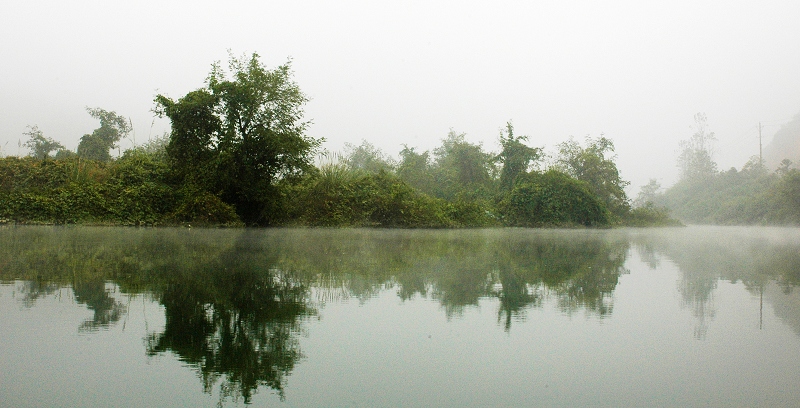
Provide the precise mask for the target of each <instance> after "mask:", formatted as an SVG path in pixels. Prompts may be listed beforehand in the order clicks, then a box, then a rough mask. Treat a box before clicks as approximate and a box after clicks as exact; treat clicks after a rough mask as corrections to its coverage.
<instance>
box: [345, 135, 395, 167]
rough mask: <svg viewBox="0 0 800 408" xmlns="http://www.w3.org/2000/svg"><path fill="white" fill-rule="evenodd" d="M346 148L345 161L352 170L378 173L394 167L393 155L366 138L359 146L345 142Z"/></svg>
mask: <svg viewBox="0 0 800 408" xmlns="http://www.w3.org/2000/svg"><path fill="white" fill-rule="evenodd" d="M345 150H347V155H346V158H345V162H346V163H347V167H348V168H350V170H355V171H364V172H367V173H373V174H377V173H380V172H381V171H391V170H392V168H394V165H393V163H392V159H391V157H389V156H387V155H386V154H385V153H384V152H383V151H381V149H379V148H377V147H375V146H374V145H373V144H371V143H369V142H367V141H366V140H362V141H361V144H360V145H359V146H354V145H352V144H350V143H345Z"/></svg>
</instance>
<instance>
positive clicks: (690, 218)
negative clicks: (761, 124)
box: [643, 114, 800, 225]
mask: <svg viewBox="0 0 800 408" xmlns="http://www.w3.org/2000/svg"><path fill="white" fill-rule="evenodd" d="M695 121H696V123H697V129H696V132H695V134H694V135H693V136H692V137H691V138H690V139H688V140H686V141H684V142H683V143H682V144H681V148H682V152H681V155H680V157H679V160H678V166H679V167H680V169H681V179H680V181H678V183H676V184H675V185H674V186H672V187H670V188H669V189H667V190H666V191H665V192H663V193H661V194H653V193H654V192H655V190H657V186H655V185H653V183H654V182H651V185H650V188H649V195H650V199H651V200H652V201H653V202H655V203H657V204H659V205H662V206H664V207H667V208H669V209H670V211H671V214H673V215H674V216H675V217H677V218H679V219H680V220H682V221H684V222H688V223H696V224H722V225H800V171H799V170H798V169H796V168H794V164H793V163H792V162H791V161H790V160H788V159H785V160H783V161H782V162H781V164H780V165H779V166H778V168H777V169H776V170H775V171H774V172H772V171H770V170H768V169H767V167H766V165H765V162H764V160H763V159H762V158H761V157H758V156H754V157H752V158H751V159H750V160H749V161H748V162H747V163H746V164H745V165H744V166H742V169H741V170H737V169H736V168H731V169H729V170H727V171H718V170H717V164H716V163H715V162H714V161H713V160H712V157H711V152H712V143H713V141H715V140H716V138H715V137H714V133H713V132H709V131H708V129H707V126H706V118H705V115H702V114H697V115H696V116H695ZM794 121H795V122H798V121H800V115H799V116H797V117H795V119H794ZM790 125H791V126H794V127H796V126H797V123H794V124H790ZM644 190H647V188H646V189H643V192H644Z"/></svg>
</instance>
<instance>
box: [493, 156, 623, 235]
mask: <svg viewBox="0 0 800 408" xmlns="http://www.w3.org/2000/svg"><path fill="white" fill-rule="evenodd" d="M500 209H501V214H502V215H503V218H504V221H505V223H506V225H509V226H517V227H555V226H587V227H588V226H605V225H608V224H609V212H608V209H607V208H606V206H605V204H604V203H603V202H602V201H601V200H600V199H599V198H598V197H597V196H595V195H594V194H592V192H591V191H590V189H589V186H588V185H587V184H586V183H585V182H582V181H578V180H576V179H574V178H572V177H570V176H568V175H567V174H564V173H562V172H559V171H556V170H549V171H547V172H546V173H530V174H528V175H526V176H525V177H523V178H521V179H520V180H519V181H518V182H517V183H516V185H515V187H514V189H513V190H511V193H509V194H508V196H506V197H505V198H504V199H503V201H501V203H500Z"/></svg>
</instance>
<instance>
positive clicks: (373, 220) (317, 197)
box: [295, 164, 452, 228]
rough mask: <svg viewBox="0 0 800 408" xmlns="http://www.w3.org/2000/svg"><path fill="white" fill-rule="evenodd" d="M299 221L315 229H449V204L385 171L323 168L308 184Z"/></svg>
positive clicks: (342, 166) (301, 203) (333, 166)
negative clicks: (371, 227) (328, 227)
mask: <svg viewBox="0 0 800 408" xmlns="http://www.w3.org/2000/svg"><path fill="white" fill-rule="evenodd" d="M299 197H300V199H299V201H298V202H297V203H296V204H295V205H296V206H302V210H300V211H299V213H300V221H301V222H302V223H303V224H306V225H312V226H376V227H417V228H420V227H446V226H451V225H452V221H450V219H449V218H448V217H447V205H446V203H445V202H444V201H442V200H438V199H435V198H431V197H429V196H427V195H425V194H422V193H420V192H418V191H417V190H415V189H414V188H412V187H411V186H409V185H408V184H407V183H405V182H404V181H403V180H401V179H399V178H398V177H397V176H394V175H392V174H390V173H387V172H385V171H381V172H378V173H375V174H365V173H360V172H354V171H352V170H350V169H348V168H347V167H346V166H345V165H342V164H333V165H327V166H324V167H323V168H322V169H321V171H320V174H319V175H318V176H317V177H314V178H311V179H309V180H308V181H306V185H305V187H304V189H303V191H302V192H301V193H300V195H299Z"/></svg>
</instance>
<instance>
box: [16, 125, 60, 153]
mask: <svg viewBox="0 0 800 408" xmlns="http://www.w3.org/2000/svg"><path fill="white" fill-rule="evenodd" d="M22 134H23V135H25V136H28V137H29V138H30V139H28V140H27V141H26V142H25V147H27V148H28V149H30V150H31V152H30V155H31V156H32V157H35V158H37V159H39V160H44V159H46V158H48V157H50V152H52V151H59V150H63V149H64V146H63V145H62V144H61V143H58V142H56V141H55V140H53V139H51V138H49V137H44V133H43V132H42V131H41V130H39V127H38V126H36V125H33V126H28V131H27V132H23V133H22Z"/></svg>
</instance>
